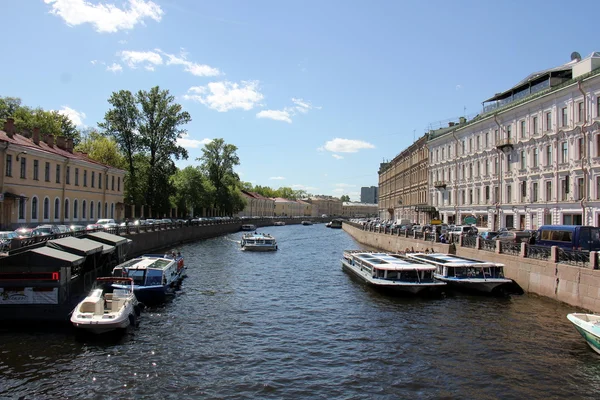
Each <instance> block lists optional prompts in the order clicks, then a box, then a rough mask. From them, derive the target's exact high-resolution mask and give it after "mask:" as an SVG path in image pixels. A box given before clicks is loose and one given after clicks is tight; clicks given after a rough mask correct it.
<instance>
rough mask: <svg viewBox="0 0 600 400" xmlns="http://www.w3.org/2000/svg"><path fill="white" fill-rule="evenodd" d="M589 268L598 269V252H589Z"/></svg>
mask: <svg viewBox="0 0 600 400" xmlns="http://www.w3.org/2000/svg"><path fill="white" fill-rule="evenodd" d="M590 268H591V269H598V252H597V251H590Z"/></svg>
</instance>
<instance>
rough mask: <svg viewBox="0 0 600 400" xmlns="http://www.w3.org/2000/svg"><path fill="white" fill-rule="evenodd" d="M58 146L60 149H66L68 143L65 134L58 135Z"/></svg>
mask: <svg viewBox="0 0 600 400" xmlns="http://www.w3.org/2000/svg"><path fill="white" fill-rule="evenodd" d="M56 147H58V148H59V149H63V150H66V149H65V147H66V144H65V137H64V136H57V137H56Z"/></svg>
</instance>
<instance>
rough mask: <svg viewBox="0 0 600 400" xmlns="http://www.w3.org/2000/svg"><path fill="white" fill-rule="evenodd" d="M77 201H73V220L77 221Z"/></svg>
mask: <svg viewBox="0 0 600 400" xmlns="http://www.w3.org/2000/svg"><path fill="white" fill-rule="evenodd" d="M78 205H79V204H78V201H77V199H75V200H73V219H77V218H78V217H79V213H78V212H77V211H78V209H79V207H77V206H78Z"/></svg>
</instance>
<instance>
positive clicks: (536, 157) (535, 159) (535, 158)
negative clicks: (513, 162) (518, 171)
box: [531, 147, 540, 168]
mask: <svg viewBox="0 0 600 400" xmlns="http://www.w3.org/2000/svg"><path fill="white" fill-rule="evenodd" d="M538 152H539V151H538V148H537V147H535V148H534V149H533V152H532V157H531V158H532V159H533V160H532V161H533V167H534V168H537V167H538V166H539V165H540V164H539V154H538Z"/></svg>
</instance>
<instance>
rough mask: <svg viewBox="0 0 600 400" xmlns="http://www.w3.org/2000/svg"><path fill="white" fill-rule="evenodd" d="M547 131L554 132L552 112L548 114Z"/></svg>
mask: <svg viewBox="0 0 600 400" xmlns="http://www.w3.org/2000/svg"><path fill="white" fill-rule="evenodd" d="M546 130H547V131H549V130H552V111H548V112H547V113H546Z"/></svg>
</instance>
